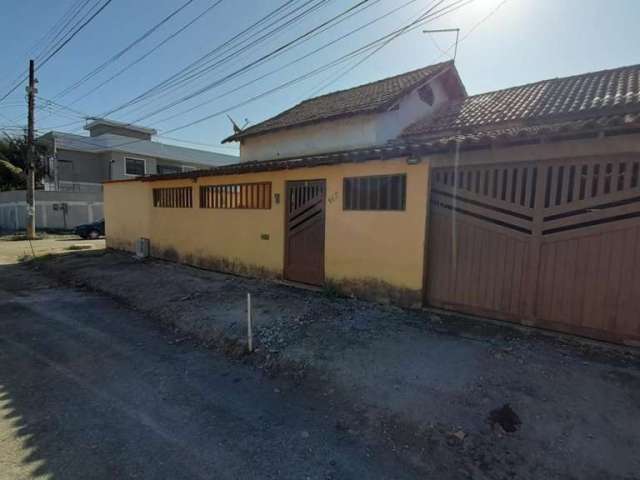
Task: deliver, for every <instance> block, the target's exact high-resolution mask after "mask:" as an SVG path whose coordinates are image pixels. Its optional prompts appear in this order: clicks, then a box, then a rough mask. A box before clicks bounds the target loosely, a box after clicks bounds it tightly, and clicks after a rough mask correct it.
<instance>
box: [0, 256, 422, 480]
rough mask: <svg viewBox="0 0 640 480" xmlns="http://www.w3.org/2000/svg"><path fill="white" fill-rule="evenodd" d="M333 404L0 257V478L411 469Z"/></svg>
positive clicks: (383, 474) (351, 473) (400, 473)
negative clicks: (338, 415) (348, 425)
mask: <svg viewBox="0 0 640 480" xmlns="http://www.w3.org/2000/svg"><path fill="white" fill-rule="evenodd" d="M334 414H335V412H334V410H333V406H332V405H331V404H330V403H327V402H325V401H323V400H322V399H318V398H317V397H316V396H310V395H307V394H306V393H305V392H304V391H303V390H302V389H301V388H297V387H295V386H294V385H292V384H287V383H284V382H279V381H277V380H269V379H266V378H265V377H264V376H263V375H262V374H261V373H259V372H258V371H256V370H255V369H253V368H251V367H249V366H245V365H243V364H241V363H238V362H231V361H229V360H228V359H226V358H223V357H221V356H220V355H217V354H215V353H214V352H211V351H208V350H205V349H203V348H200V347H198V346H197V345H194V344H193V343H191V342H189V341H183V339H181V338H176V337H175V336H172V335H171V334H170V333H169V332H168V331H167V330H166V329H162V328H161V327H158V326H157V324H155V323H153V322H152V321H150V320H148V319H146V318H144V317H142V316H141V315H140V314H137V313H135V312H132V311H131V310H128V309H126V308H123V307H121V306H119V305H117V304H115V303H114V302H113V301H111V300H109V299H107V298H105V297H101V296H98V295H96V294H92V293H88V292H82V291H78V290H72V289H68V288H62V287H60V286H58V285H55V284H52V283H51V281H49V280H45V279H44V278H42V277H39V276H38V275H37V274H34V272H33V271H27V270H26V269H25V268H23V267H21V266H18V265H13V266H6V265H5V266H0V479H1V480H15V479H25V478H47V479H50V480H58V479H60V480H62V479H65V480H66V479H83V480H88V479H115V478H117V479H124V478H137V479H172V480H177V479H196V478H197V479H217V480H218V479H252V478H255V479H258V478H259V479H268V478H274V479H275V478H278V479H284V478H295V479H306V478H311V479H330V478H335V479H349V478H354V479H364V478H367V479H374V478H394V479H395V478H420V477H421V476H420V475H419V474H418V472H416V471H414V470H412V469H411V468H410V467H408V466H407V465H406V464H403V463H400V461H399V460H398V458H397V457H396V456H395V455H394V454H393V453H391V452H389V451H387V450H386V449H384V448H380V447H376V446H374V445H367V444H366V443H365V442H364V441H363V440H361V439H360V438H359V437H358V435H357V433H355V432H349V431H345V430H342V429H339V428H336V420H335V416H334Z"/></svg>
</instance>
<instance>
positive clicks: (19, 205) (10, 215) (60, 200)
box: [0, 190, 104, 232]
mask: <svg viewBox="0 0 640 480" xmlns="http://www.w3.org/2000/svg"><path fill="white" fill-rule="evenodd" d="M26 213H27V203H26V197H25V191H24V190H17V191H11V192H0V231H10V232H12V231H16V230H24V229H25V219H26ZM103 218H104V213H103V202H102V193H101V192H100V193H78V192H74V193H70V192H45V191H42V190H37V191H36V227H37V228H40V229H54V230H70V229H72V228H74V227H76V226H77V225H81V224H83V223H91V222H95V221H98V220H102V219H103Z"/></svg>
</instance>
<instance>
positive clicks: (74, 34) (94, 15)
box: [38, 0, 113, 68]
mask: <svg viewBox="0 0 640 480" xmlns="http://www.w3.org/2000/svg"><path fill="white" fill-rule="evenodd" d="M112 1H113V0H106V1H105V3H104V4H103V5H102V6H101V7H100V8H99V9H98V10H97V11H96V12H95V13H94V14H93V15H91V16H90V17H89V18H88V19H87V20H85V22H84V23H83V24H82V25H80V27H78V28H77V29H76V30H75V31H73V32H72V33H71V35H70V36H69V37H67V39H66V40H65V41H64V42H62V44H61V45H60V46H59V47H58V48H56V49H55V50H54V51H53V52H51V53H50V54H49V55H47V57H46V58H45V59H44V60H42V61H41V62H40V64H39V65H38V68H42V67H44V66H45V65H46V64H47V62H48V61H49V60H51V59H52V58H53V57H54V56H55V55H56V54H57V53H58V52H59V51H60V50H62V49H63V48H64V47H65V45H67V44H68V43H69V42H70V41H71V40H73V38H74V37H75V36H76V35H77V34H78V33H80V32H81V31H82V30H83V29H84V27H86V26H87V25H89V23H91V21H92V20H93V19H94V18H96V17H97V16H98V15H99V14H100V13H101V12H102V11H103V10H104V9H105V8H107V6H108V5H109V4H110V3H111V2H112Z"/></svg>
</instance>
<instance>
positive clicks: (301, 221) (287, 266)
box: [284, 180, 326, 285]
mask: <svg viewBox="0 0 640 480" xmlns="http://www.w3.org/2000/svg"><path fill="white" fill-rule="evenodd" d="M325 191H326V187H325V181H324V180H308V181H299V182H287V200H286V212H287V218H286V229H287V231H286V240H285V242H286V243H285V262H284V275H285V278H286V279H287V280H292V281H294V282H301V283H308V284H312V285H322V284H323V283H324V231H325V230H324V225H325Z"/></svg>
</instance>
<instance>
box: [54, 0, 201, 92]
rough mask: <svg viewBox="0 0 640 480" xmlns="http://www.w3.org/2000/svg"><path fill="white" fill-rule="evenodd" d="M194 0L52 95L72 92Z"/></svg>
mask: <svg viewBox="0 0 640 480" xmlns="http://www.w3.org/2000/svg"><path fill="white" fill-rule="evenodd" d="M194 1H195V0H187V1H186V2H185V3H183V4H182V5H180V6H179V7H178V8H177V9H175V10H173V11H172V12H171V13H170V14H169V15H167V16H166V17H164V18H163V19H162V20H160V22H158V23H156V24H155V25H153V26H152V27H151V28H150V29H148V30H147V31H146V32H144V33H143V34H142V35H140V36H139V37H138V38H136V39H135V40H134V41H133V42H131V43H130V44H129V45H127V46H126V47H124V48H123V49H122V50H120V51H119V52H117V53H116V54H115V55H113V56H111V57H110V58H108V59H107V60H106V61H104V62H103V63H102V64H100V65H98V66H97V67H96V68H94V69H93V70H91V71H90V72H89V73H87V74H86V75H85V76H84V77H82V78H81V79H80V80H78V81H76V82H75V83H73V84H72V85H70V86H68V87H67V88H65V89H64V90H62V91H61V92H59V93H58V94H56V95H54V98H55V99H58V98H61V97H64V96H65V95H67V94H68V93H70V92H72V91H73V90H74V89H76V88H77V87H79V86H80V85H82V84H83V83H85V82H87V81H88V80H90V79H91V78H93V77H94V76H96V75H97V74H98V73H100V72H101V71H102V70H104V69H105V68H106V67H108V66H109V65H110V64H112V63H113V62H115V61H116V60H118V59H119V58H120V57H122V56H123V55H125V54H126V53H127V52H128V51H129V50H131V49H132V48H133V47H135V46H136V45H138V44H139V43H140V42H142V41H143V40H145V39H146V38H148V37H149V36H150V35H151V34H153V33H154V32H155V31H156V30H157V29H158V28H160V27H161V26H162V25H164V24H165V23H167V22H168V21H169V20H171V19H172V18H173V17H175V16H176V15H177V14H178V13H180V12H181V11H182V10H184V9H185V8H187V7H188V6H189V5H190V4H192V3H193V2H194Z"/></svg>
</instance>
